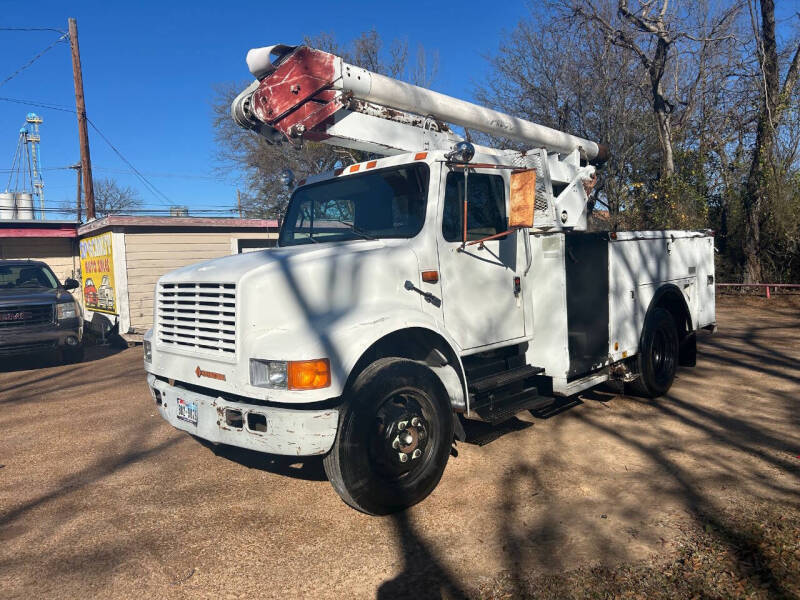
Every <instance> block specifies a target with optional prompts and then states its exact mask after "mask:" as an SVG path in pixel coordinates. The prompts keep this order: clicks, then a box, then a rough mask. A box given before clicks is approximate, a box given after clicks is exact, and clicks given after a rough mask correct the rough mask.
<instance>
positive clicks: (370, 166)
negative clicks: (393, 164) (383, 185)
mask: <svg viewBox="0 0 800 600" xmlns="http://www.w3.org/2000/svg"><path fill="white" fill-rule="evenodd" d="M377 164H378V161H377V160H371V161H369V162H368V163H367V169H372V168H374V167H375V166H376V165H377Z"/></svg>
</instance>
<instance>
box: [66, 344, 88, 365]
mask: <svg viewBox="0 0 800 600" xmlns="http://www.w3.org/2000/svg"><path fill="white" fill-rule="evenodd" d="M83 357H84V347H83V344H78V345H77V346H74V347H70V346H65V347H64V348H62V349H61V362H62V363H64V364H65V365H74V364H75V363H79V362H83Z"/></svg>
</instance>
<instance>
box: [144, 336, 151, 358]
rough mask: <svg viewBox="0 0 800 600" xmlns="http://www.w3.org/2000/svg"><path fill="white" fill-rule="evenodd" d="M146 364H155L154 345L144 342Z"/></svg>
mask: <svg viewBox="0 0 800 600" xmlns="http://www.w3.org/2000/svg"><path fill="white" fill-rule="evenodd" d="M144 362H153V344H151V343H150V342H149V341H148V340H145V341H144Z"/></svg>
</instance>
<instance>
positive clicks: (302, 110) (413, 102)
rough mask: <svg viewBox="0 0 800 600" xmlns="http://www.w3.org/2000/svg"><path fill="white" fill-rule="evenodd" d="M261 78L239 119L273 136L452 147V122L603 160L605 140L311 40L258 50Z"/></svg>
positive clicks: (393, 147) (251, 56)
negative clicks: (384, 69)
mask: <svg viewBox="0 0 800 600" xmlns="http://www.w3.org/2000/svg"><path fill="white" fill-rule="evenodd" d="M247 63H248V67H249V68H250V71H251V73H253V75H254V76H255V77H256V78H257V79H258V81H256V82H253V84H251V85H250V86H249V87H248V88H247V89H245V90H244V91H243V92H242V93H241V94H240V95H239V96H238V97H237V98H236V100H234V102H233V105H232V107H231V112H232V115H233V117H234V119H235V120H236V122H237V123H238V124H239V125H241V126H243V127H246V128H249V129H254V130H256V131H259V132H260V133H261V134H262V135H264V136H265V137H266V138H267V139H268V140H270V141H272V142H275V143H277V142H280V141H282V140H284V139H286V138H304V139H309V140H313V141H320V142H327V143H331V144H335V145H341V146H345V147H351V148H356V149H361V150H367V151H371V152H377V153H381V154H395V153H399V152H412V151H416V150H422V149H437V150H449V149H450V148H451V147H452V146H453V144H455V143H456V142H458V141H461V139H462V138H461V137H460V136H458V135H456V134H455V133H453V132H452V131H451V130H450V128H449V127H448V126H447V123H451V124H454V125H459V126H462V127H467V128H470V129H475V130H478V131H482V132H484V133H488V134H491V135H496V136H500V137H507V138H511V139H515V140H518V141H521V142H525V143H526V144H529V145H530V146H532V147H541V148H545V149H546V150H547V151H548V152H557V153H560V154H570V153H572V152H574V151H575V150H580V152H581V154H582V155H584V156H585V157H586V159H587V160H589V161H591V162H597V163H600V162H603V161H604V160H605V159H606V157H607V149H606V147H605V146H603V145H601V144H597V143H596V142H592V141H590V140H586V139H583V138H580V137H577V136H573V135H570V134H567V133H564V132H561V131H557V130H555V129H551V128H549V127H545V126H543V125H538V124H536V123H532V122H530V121H526V120H524V119H519V118H517V117H513V116H510V115H507V114H504V113H501V112H498V111H495V110H491V109H488V108H484V107H481V106H478V105H477V104H473V103H471V102H466V101H464V100H459V99H457V98H453V97H451V96H446V95H444V94H440V93H438V92H434V91H432V90H428V89H425V88H421V87H419V86H415V85H411V84H409V83H405V82H402V81H398V80H396V79H392V78H390V77H386V76H384V75H379V74H377V73H372V72H370V71H367V70H366V69H362V68H360V67H357V66H355V65H351V64H348V63H346V62H345V61H344V60H343V59H342V58H341V57H338V56H334V55H333V54H329V53H327V52H322V51H320V50H315V49H313V48H309V47H307V46H297V47H293V46H285V45H276V46H269V47H266V48H259V49H255V50H251V51H250V52H249V53H248V55H247Z"/></svg>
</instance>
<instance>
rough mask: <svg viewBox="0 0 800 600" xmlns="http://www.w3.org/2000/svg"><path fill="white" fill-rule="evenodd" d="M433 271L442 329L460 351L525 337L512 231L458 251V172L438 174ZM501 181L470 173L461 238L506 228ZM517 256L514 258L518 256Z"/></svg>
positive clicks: (519, 260) (519, 262)
mask: <svg viewBox="0 0 800 600" xmlns="http://www.w3.org/2000/svg"><path fill="white" fill-rule="evenodd" d="M442 178H443V181H442V182H441V185H440V188H439V189H440V190H442V189H443V190H444V198H443V201H442V202H441V207H440V213H439V214H441V215H442V218H441V227H440V234H441V236H440V238H439V243H438V247H439V270H440V272H441V285H442V296H443V298H442V309H443V311H444V321H445V325H446V327H447V329H448V331H449V333H450V335H452V336H453V337H454V338H455V340H456V341H457V342H458V344H459V345H460V346H461V347H462V349H465V350H467V349H473V348H479V347H481V346H486V345H489V344H495V343H497V342H503V341H506V340H512V339H515V338H522V337H524V336H525V320H524V312H523V311H524V302H523V301H522V291H521V290H520V289H519V286H517V285H515V278H516V277H517V276H518V275H521V273H519V272H518V271H521V270H524V263H525V256H524V251H523V252H522V253H520V252H519V251H518V250H519V246H518V236H519V235H520V234H518V233H510V234H508V235H506V236H504V237H501V238H498V239H493V240H487V241H485V242H483V243H482V244H474V245H471V246H466V247H465V248H463V249H462V247H461V246H462V237H463V206H464V172H463V171H462V170H450V169H443V170H442ZM506 189H507V183H506V178H505V176H504V175H503V174H501V173H500V172H498V171H492V172H484V171H480V170H477V171H470V173H469V176H468V178H467V194H468V207H467V240H468V241H470V240H479V239H483V238H485V237H488V236H492V235H495V234H498V233H502V232H503V231H506V229H507V218H506V211H507V209H508V201H507V198H506ZM518 255H519V256H518Z"/></svg>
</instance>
